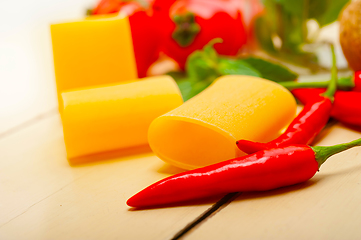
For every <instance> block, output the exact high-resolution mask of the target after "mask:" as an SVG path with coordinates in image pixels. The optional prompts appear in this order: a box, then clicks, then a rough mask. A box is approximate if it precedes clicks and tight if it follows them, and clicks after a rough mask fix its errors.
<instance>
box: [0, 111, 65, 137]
mask: <svg viewBox="0 0 361 240" xmlns="http://www.w3.org/2000/svg"><path fill="white" fill-rule="evenodd" d="M57 113H58V108H53V109H50V110H48V111H46V112H43V113H40V114H39V115H37V116H35V117H33V118H31V119H29V120H27V121H25V122H22V123H20V124H19V125H17V126H15V127H12V128H10V129H8V130H6V131H5V132H2V133H0V140H1V139H3V138H5V137H7V136H10V135H11V134H14V133H16V132H18V131H21V130H22V129H24V128H27V127H30V126H32V125H33V124H35V123H37V122H38V121H41V120H44V119H47V118H49V117H51V116H53V115H55V114H57Z"/></svg>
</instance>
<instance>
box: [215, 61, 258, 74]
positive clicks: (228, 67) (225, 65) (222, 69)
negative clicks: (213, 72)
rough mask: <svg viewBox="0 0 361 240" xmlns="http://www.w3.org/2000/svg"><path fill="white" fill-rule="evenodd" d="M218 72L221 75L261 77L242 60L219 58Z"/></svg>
mask: <svg viewBox="0 0 361 240" xmlns="http://www.w3.org/2000/svg"><path fill="white" fill-rule="evenodd" d="M218 72H219V73H220V74H221V75H248V76H255V77H262V75H261V73H260V72H259V71H257V70H256V69H254V68H253V67H252V66H251V65H249V64H248V63H247V62H245V61H243V60H242V59H231V58H220V59H219V64H218Z"/></svg>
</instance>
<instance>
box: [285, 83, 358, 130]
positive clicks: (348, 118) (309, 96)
mask: <svg viewBox="0 0 361 240" xmlns="http://www.w3.org/2000/svg"><path fill="white" fill-rule="evenodd" d="M322 91H324V90H323V89H316V88H312V89H307V88H305V89H294V90H292V91H291V92H292V94H293V95H294V96H295V97H296V98H297V99H298V100H300V102H301V103H303V104H306V105H307V104H308V102H310V101H315V100H316V99H319V93H320V92H322ZM334 99H335V100H334V103H333V107H332V110H331V113H330V115H331V117H333V118H334V119H336V120H338V121H340V122H341V123H344V124H348V125H352V126H356V127H361V104H360V102H361V92H354V91H350V92H348V91H337V92H336V94H335V98H334Z"/></svg>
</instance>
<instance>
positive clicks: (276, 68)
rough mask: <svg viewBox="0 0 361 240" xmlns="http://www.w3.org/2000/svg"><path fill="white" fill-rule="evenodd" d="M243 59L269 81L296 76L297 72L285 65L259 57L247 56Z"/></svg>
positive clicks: (293, 78) (289, 78)
mask: <svg viewBox="0 0 361 240" xmlns="http://www.w3.org/2000/svg"><path fill="white" fill-rule="evenodd" d="M243 61H244V62H246V63H247V64H249V66H251V67H253V69H256V70H257V71H258V72H259V73H260V74H261V76H262V77H263V78H266V79H269V80H271V81H275V82H284V81H293V80H295V79H297V77H298V75H297V73H294V72H292V71H291V70H289V69H288V68H287V67H284V66H282V65H280V64H277V63H273V62H270V61H267V60H264V59H261V58H256V57H248V58H245V59H243Z"/></svg>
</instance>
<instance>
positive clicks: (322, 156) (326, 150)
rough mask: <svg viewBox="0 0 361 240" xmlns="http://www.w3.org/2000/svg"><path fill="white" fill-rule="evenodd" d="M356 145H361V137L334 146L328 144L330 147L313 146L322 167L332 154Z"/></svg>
mask: <svg viewBox="0 0 361 240" xmlns="http://www.w3.org/2000/svg"><path fill="white" fill-rule="evenodd" d="M356 146H361V138H359V139H357V140H354V141H352V142H348V143H341V144H337V145H334V146H328V147H323V146H313V147H311V148H312V150H313V151H314V152H315V158H316V161H317V162H318V167H320V166H321V165H322V164H323V163H324V162H325V161H326V160H327V159H328V158H329V157H331V156H332V155H334V154H336V153H339V152H342V151H345V150H347V149H350V148H353V147H356Z"/></svg>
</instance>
